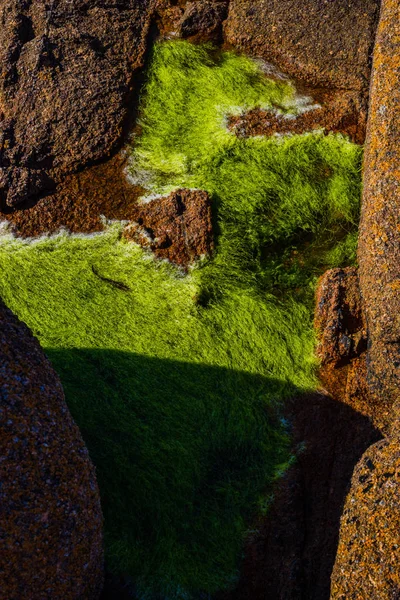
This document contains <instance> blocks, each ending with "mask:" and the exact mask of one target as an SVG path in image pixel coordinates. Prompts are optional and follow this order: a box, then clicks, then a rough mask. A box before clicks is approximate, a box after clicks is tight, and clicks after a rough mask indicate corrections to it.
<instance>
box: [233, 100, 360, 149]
mask: <svg viewBox="0 0 400 600" xmlns="http://www.w3.org/2000/svg"><path fill="white" fill-rule="evenodd" d="M304 91H306V90H304ZM309 97H312V98H313V99H314V100H315V105H316V108H313V109H312V110H307V111H306V112H304V113H300V114H299V115H298V116H296V117H295V118H291V119H288V118H285V116H283V115H277V114H276V113H274V112H273V111H268V110H263V109H261V108H254V109H252V110H250V111H249V112H247V113H245V114H242V115H239V116H236V115H235V116H231V117H230V118H229V119H228V127H229V128H230V129H231V130H232V131H233V132H234V133H236V135H237V136H239V137H252V136H257V135H274V134H279V135H282V134H283V135H284V134H289V133H290V134H298V135H300V134H303V133H306V132H309V131H314V130H321V129H324V131H325V132H326V133H330V132H333V133H341V134H343V135H348V136H349V137H350V138H351V140H352V141H354V142H356V143H358V144H362V143H363V142H364V138H365V126H364V125H363V123H360V122H359V115H358V111H359V103H358V101H355V99H354V93H353V92H341V93H332V92H330V91H326V90H325V91H321V90H310V96H309Z"/></svg>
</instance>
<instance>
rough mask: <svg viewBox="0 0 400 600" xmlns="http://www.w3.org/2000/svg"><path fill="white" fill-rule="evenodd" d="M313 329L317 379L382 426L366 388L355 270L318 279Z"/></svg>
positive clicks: (364, 343)
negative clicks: (317, 370) (317, 359)
mask: <svg viewBox="0 0 400 600" xmlns="http://www.w3.org/2000/svg"><path fill="white" fill-rule="evenodd" d="M315 328H316V331H317V337H318V345H317V356H318V358H319V361H320V367H319V377H320V380H321V382H322V383H323V385H324V387H325V389H326V390H327V391H328V393H329V394H330V395H331V396H332V397H333V398H335V399H336V400H339V401H340V402H344V403H345V404H347V405H348V406H351V407H352V408H353V409H354V410H356V411H358V412H359V413H361V414H363V415H365V416H369V417H371V418H372V419H373V421H374V423H375V424H376V425H377V426H378V427H379V426H383V424H384V423H383V419H382V418H381V417H382V415H381V406H374V404H373V403H372V402H371V399H370V398H369V394H368V386H367V361H366V357H367V342H368V340H367V330H366V324H365V320H364V315H363V312H362V309H361V295H360V288H359V281H358V272H357V269H356V268H355V267H348V268H346V269H332V270H331V271H327V272H326V273H325V274H324V275H323V277H321V278H320V280H319V284H318V287H317V294H316V310H315Z"/></svg>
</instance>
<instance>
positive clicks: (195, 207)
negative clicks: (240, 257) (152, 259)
mask: <svg viewBox="0 0 400 600" xmlns="http://www.w3.org/2000/svg"><path fill="white" fill-rule="evenodd" d="M124 235H125V237H126V238H127V239H130V240H133V241H135V242H138V243H139V244H140V245H141V246H143V247H147V248H150V249H151V250H153V252H154V254H155V255H156V256H158V257H159V258H166V259H168V260H170V261H171V262H173V263H175V264H177V265H180V266H182V267H184V268H187V267H188V266H189V265H190V264H192V263H193V262H194V261H195V260H196V259H198V258H200V257H202V256H207V255H209V254H211V252H212V250H213V247H214V238H213V229H212V214H211V201H210V197H209V195H208V194H207V192H204V191H201V190H187V189H180V190H176V191H174V192H172V193H171V194H170V195H169V196H167V197H166V198H156V199H154V200H152V201H151V202H149V203H147V204H140V205H139V207H138V213H137V217H136V221H135V222H133V223H130V224H129V225H128V226H127V227H126V228H125V231H124Z"/></svg>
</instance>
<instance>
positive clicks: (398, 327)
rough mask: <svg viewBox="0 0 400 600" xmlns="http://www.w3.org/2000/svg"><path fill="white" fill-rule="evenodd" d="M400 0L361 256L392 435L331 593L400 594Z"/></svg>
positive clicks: (370, 371)
mask: <svg viewBox="0 0 400 600" xmlns="http://www.w3.org/2000/svg"><path fill="white" fill-rule="evenodd" d="M399 55H400V7H399V5H398V2H395V1H393V0H383V2H382V9H381V18H380V23H379V28H378V34H377V40H376V46H375V52H374V64H373V77H372V83H371V105H370V114H369V122H368V132H367V144H366V149H365V159H364V192H363V203H362V216H361V227H360V241H359V252H358V260H359V264H360V268H359V280H360V290H361V296H362V301H363V311H364V314H365V318H366V324H367V329H368V338H369V342H368V353H367V384H368V395H369V398H370V399H371V403H372V404H373V405H374V406H376V407H377V409H379V412H380V418H381V419H382V421H383V423H384V426H385V431H386V432H388V437H387V438H386V439H385V440H384V441H382V442H380V443H378V444H375V445H374V446H372V447H371V448H369V449H368V450H367V452H366V453H365V454H364V456H363V458H362V460H361V461H360V462H359V463H358V465H357V467H356V469H355V471H354V475H353V478H352V482H351V489H350V492H349V495H348V497H347V501H346V506H345V510H344V513H343V516H342V520H341V530H340V541H339V546H338V552H337V557H336V563H335V567H334V570H333V574H332V589H331V598H332V600H344V599H346V600H352V599H354V600H355V599H356V598H357V599H358V598H371V599H376V600H389V599H392V598H400V576H399V567H398V565H399V560H400V533H399V532H400V522H399V515H400V503H399V490H400V435H399V432H400V425H399V424H400V417H399V415H400V412H399V411H400V401H399V397H400V393H399V392H400V379H399V377H400V317H399V315H400V295H399V289H400V247H399V242H398V240H399V214H400V194H399V184H400V173H399V168H398V145H399V140H400V108H399V106H400V86H399V82H398V59H399Z"/></svg>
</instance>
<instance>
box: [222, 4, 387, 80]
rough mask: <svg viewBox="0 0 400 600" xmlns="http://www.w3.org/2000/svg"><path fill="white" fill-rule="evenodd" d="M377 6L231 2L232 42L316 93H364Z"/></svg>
mask: <svg viewBox="0 0 400 600" xmlns="http://www.w3.org/2000/svg"><path fill="white" fill-rule="evenodd" d="M378 10H379V1H378V0H353V1H352V2H349V0H335V1H334V2H332V1H326V0H325V1H324V0H303V1H302V2H298V0H258V1H257V2H251V1H249V0H231V2H230V6H229V16H228V19H227V21H226V23H225V28H224V34H225V38H226V40H227V42H229V43H231V44H233V45H234V46H235V47H237V48H239V49H240V50H243V51H244V52H246V53H248V54H252V55H253V56H259V57H262V58H264V59H265V60H267V61H270V62H272V63H273V64H276V65H277V66H278V67H279V68H281V69H282V70H283V71H285V73H287V74H288V75H290V76H291V77H294V78H300V79H302V80H303V81H305V82H307V83H308V84H309V85H311V86H312V87H316V88H319V87H325V88H326V87H328V88H333V89H334V88H342V89H344V90H346V89H347V90H349V89H352V90H362V89H363V88H364V87H365V86H368V83H369V76H370V65H369V54H370V51H371V48H372V46H373V42H374V32H375V27H376V22H377V16H378V15H377V13H378Z"/></svg>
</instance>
